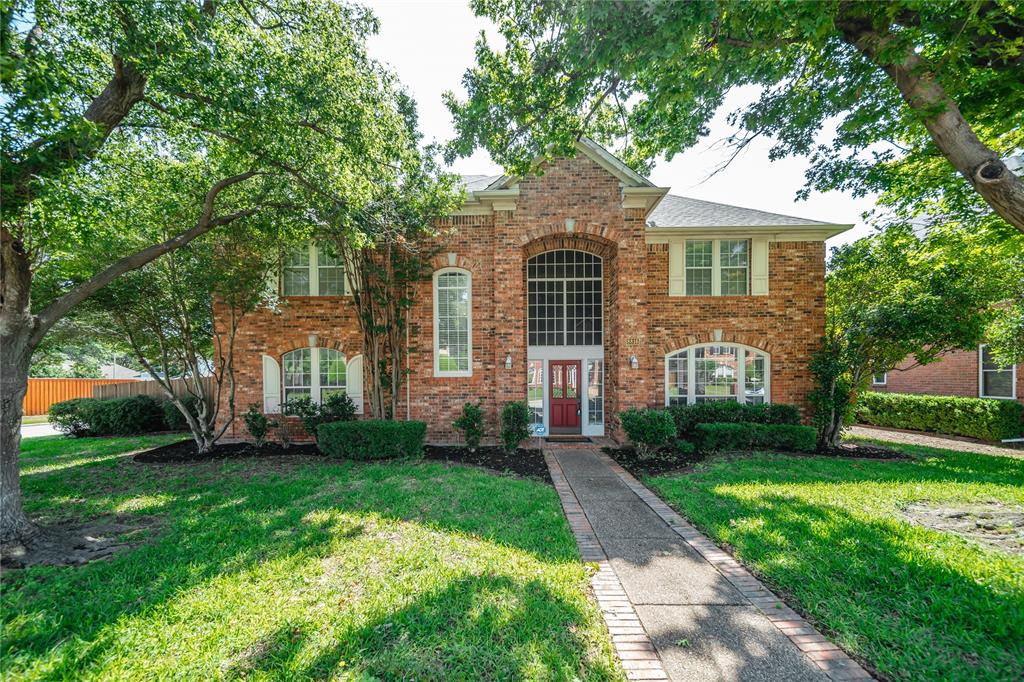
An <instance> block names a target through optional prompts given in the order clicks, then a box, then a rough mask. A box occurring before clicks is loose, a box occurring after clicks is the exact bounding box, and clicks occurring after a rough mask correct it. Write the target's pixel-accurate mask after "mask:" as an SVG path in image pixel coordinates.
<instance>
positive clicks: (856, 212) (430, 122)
mask: <svg viewBox="0 0 1024 682" xmlns="http://www.w3.org/2000/svg"><path fill="white" fill-rule="evenodd" d="M362 2H363V4H366V5H369V6H370V7H371V8H372V9H373V10H374V12H375V13H376V14H377V16H378V17H379V18H380V22H381V30H380V34H379V35H377V36H375V37H373V38H371V39H370V52H371V54H372V55H373V56H374V57H376V58H377V59H380V60H381V61H383V62H386V63H388V64H390V65H391V67H392V68H393V69H394V70H395V71H396V72H397V73H398V76H399V78H401V80H402V82H403V83H404V84H405V85H406V87H407V88H409V90H410V91H411V92H412V94H413V95H414V96H415V97H416V101H417V103H418V105H419V114H420V128H421V130H422V131H423V133H424V135H425V137H426V139H427V140H428V141H430V140H437V141H446V140H448V139H450V138H451V137H453V136H454V128H453V127H452V120H451V116H450V115H449V113H448V110H447V109H446V108H445V106H444V103H443V102H442V101H441V95H442V93H444V92H445V91H447V90H452V91H454V92H456V93H457V94H459V95H460V96H463V95H464V94H465V91H464V90H463V88H462V74H463V73H464V72H465V70H466V69H467V68H469V67H470V66H471V65H472V64H473V44H474V41H475V40H476V37H477V35H478V34H479V33H480V31H481V30H485V29H488V28H490V24H489V22H486V21H484V20H482V19H480V18H478V17H476V16H474V15H473V13H472V11H471V10H470V8H469V3H468V0H453V1H428V0H421V1H419V2H415V1H412V0H362ZM489 35H490V37H491V38H492V43H493V42H494V41H493V37H494V35H495V34H494V33H493V30H492V31H490V32H489ZM748 96H749V95H748ZM743 102H744V93H739V92H737V93H735V94H732V95H730V96H729V97H728V98H727V101H726V103H725V105H724V106H723V109H722V110H721V111H719V113H718V115H717V116H716V117H715V119H714V120H713V121H712V122H711V125H710V128H711V134H710V135H709V136H708V137H707V138H705V139H703V140H701V141H700V142H699V143H698V144H697V146H696V147H693V148H692V149H690V150H689V151H687V152H686V153H684V154H680V155H677V156H676V157H675V158H674V159H673V160H672V161H671V162H665V161H661V162H659V163H658V164H657V165H656V166H655V168H654V172H653V173H651V175H650V179H651V181H652V182H654V183H655V184H657V185H659V186H663V187H670V188H671V192H672V194H681V195H684V196H691V197H695V198H697V199H705V200H708V201H718V202H722V203H727V204H734V205H737V206H746V207H750V208H757V209H761V210H764V211H771V212H773V213H782V214H786V215H795V216H801V217H804V218H813V219H815V220H823V221H828V222H834V223H855V224H856V227H855V228H854V229H853V230H850V231H848V232H846V233H844V234H842V235H840V236H838V237H836V238H834V239H831V240H829V242H828V244H829V245H830V246H835V245H838V244H841V243H843V242H846V241H850V240H851V239H855V238H857V237H860V236H863V235H865V234H867V233H868V229H867V228H866V227H865V226H864V224H863V221H862V220H861V217H860V216H861V214H862V213H863V212H864V211H867V210H869V209H871V208H872V206H873V205H874V197H864V198H861V199H855V198H853V197H852V196H850V195H848V194H844V193H841V192H829V193H827V194H821V193H814V194H812V195H811V197H810V198H809V199H808V200H807V201H800V202H798V201H796V199H795V197H796V192H797V190H799V189H800V188H801V187H802V186H803V183H804V170H805V169H806V167H807V162H806V160H805V159H803V158H800V157H798V158H788V159H783V160H780V161H774V162H773V161H769V160H768V149H769V147H770V146H771V145H770V141H769V140H756V141H755V142H754V143H752V144H751V145H750V146H749V147H748V148H747V149H746V150H745V151H744V152H743V153H742V154H741V155H740V156H739V157H738V158H737V159H736V160H735V161H733V162H732V164H731V165H730V166H729V167H728V168H727V169H726V170H724V171H722V172H721V173H719V174H717V175H716V176H714V177H713V178H711V179H707V177H708V175H709V174H710V173H711V171H712V170H713V169H714V168H715V167H717V165H718V164H719V163H720V162H721V161H722V159H723V158H725V156H726V152H725V151H724V150H723V149H721V147H720V145H719V146H716V145H715V143H716V142H718V141H720V140H721V139H723V138H724V137H726V136H727V135H728V134H729V133H730V132H731V130H730V128H729V127H728V126H727V125H726V124H725V114H726V113H728V111H730V110H731V109H734V108H736V106H737V105H739V104H742V103H743ZM451 170H452V171H454V172H456V173H464V174H470V173H480V174H488V175H497V174H499V173H501V169H500V168H499V167H498V166H497V165H496V164H495V163H494V162H493V161H492V160H491V158H490V156H489V155H488V154H487V152H486V151H483V150H478V151H477V152H476V153H475V154H474V155H473V156H471V157H469V158H466V159H459V160H457V161H456V162H455V163H454V164H453V165H452V168H451Z"/></svg>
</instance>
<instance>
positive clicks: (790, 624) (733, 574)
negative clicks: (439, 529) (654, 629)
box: [545, 452, 872, 682]
mask: <svg viewBox="0 0 1024 682" xmlns="http://www.w3.org/2000/svg"><path fill="white" fill-rule="evenodd" d="M596 454H597V456H598V457H599V458H600V459H601V460H603V461H604V462H605V463H606V464H607V465H608V466H609V467H610V468H611V469H612V471H614V472H615V473H616V474H617V475H618V477H619V478H620V479H621V480H622V482H623V483H625V484H626V486H627V487H628V488H629V489H630V490H632V491H633V492H634V493H636V495H637V497H639V498H640V499H641V500H643V501H644V503H645V504H646V505H647V506H648V507H650V508H651V510H652V511H653V512H654V513H655V514H657V515H658V516H659V517H661V519H662V520H663V521H664V522H665V523H667V524H668V525H669V527H670V528H672V530H674V531H675V532H676V534H677V535H679V537H681V538H682V539H683V540H684V541H685V542H686V543H687V544H688V545H689V546H690V547H692V548H693V549H694V550H696V551H697V553H698V554H700V555H701V556H702V557H704V559H705V560H706V561H707V562H708V563H710V564H711V565H712V566H714V567H715V568H716V569H717V570H718V572H719V573H721V574H722V576H724V577H725V579H726V580H728V581H729V582H730V583H732V584H733V585H734V586H735V587H736V589H737V590H739V591H740V593H741V594H742V595H743V596H744V597H745V598H746V599H747V600H749V601H750V603H751V604H753V605H754V606H755V607H757V609H758V610H759V611H761V613H763V614H764V615H765V616H766V617H767V618H768V620H770V621H771V622H772V624H773V625H774V626H775V627H776V628H778V629H779V631H780V632H782V633H783V634H784V635H786V636H787V637H788V638H789V639H790V641H791V642H793V644H795V645H796V646H797V648H798V649H800V651H802V652H804V655H805V656H807V657H808V658H809V659H811V660H812V661H813V662H814V663H815V664H816V665H817V666H818V667H819V668H821V670H822V671H823V672H824V673H825V674H826V675H827V676H828V677H829V679H832V680H836V681H837V682H838V681H840V680H869V679H872V677H871V674H870V673H868V671H867V670H865V669H864V668H862V667H861V665H860V664H859V663H857V662H856V661H855V660H853V659H852V658H850V657H849V656H848V655H847V654H846V652H844V651H843V650H842V649H840V648H839V647H838V646H836V645H835V644H834V643H832V642H830V641H829V640H828V639H826V638H825V636H824V635H822V634H821V633H820V632H818V630H817V629H816V628H815V627H814V626H812V625H811V624H810V623H809V622H807V621H806V620H805V619H804V618H803V617H802V616H801V615H800V614H799V613H797V612H796V611H794V610H793V609H791V608H790V607H789V606H787V605H786V602H784V601H783V600H782V599H781V598H780V597H778V596H777V595H776V594H775V593H774V592H772V591H771V590H769V589H768V588H767V587H765V586H764V585H763V584H762V583H761V581H760V580H758V579H757V578H755V577H754V576H753V575H751V573H750V572H749V571H747V569H745V568H743V565H742V564H740V563H739V562H738V561H736V560H735V559H733V558H732V556H731V555H730V554H729V553H728V552H725V551H724V550H722V549H721V548H719V547H718V545H716V544H715V543H714V542H712V541H711V540H710V539H709V538H708V537H707V536H705V535H704V534H703V533H701V532H700V531H699V530H697V529H696V528H694V527H693V526H692V525H690V524H689V523H688V522H687V521H686V520H685V519H684V518H683V517H682V516H680V515H679V514H678V513H676V511H675V510H674V509H672V508H671V507H669V506H668V505H667V504H666V503H665V502H663V501H662V500H661V498H660V497H658V496H657V495H655V494H654V493H653V492H651V491H650V490H649V489H648V488H647V487H646V486H645V485H644V484H642V483H641V482H640V481H638V480H636V478H634V477H633V476H632V475H631V474H630V473H629V472H628V471H626V470H625V469H623V468H622V467H621V466H619V464H618V463H616V462H615V460H613V459H612V458H611V457H609V456H608V455H606V454H604V453H603V452H598V453H596ZM545 457H548V455H545ZM553 459H554V458H551V459H549V465H548V466H549V467H550V466H551V465H550V461H551V460H553ZM555 465H556V466H557V462H556V463H555ZM559 474H561V471H560V470H559ZM552 477H554V474H553V473H552ZM562 480H563V485H564V487H566V488H568V484H566V483H564V480H565V479H564V477H563V479H562ZM555 487H556V488H558V485H557V483H556V485H555ZM568 492H569V494H572V490H571V489H569V490H568ZM559 495H562V492H561V490H559ZM574 499H575V497H574ZM564 500H565V498H564V497H563V505H564V504H565V502H564ZM576 509H577V510H578V512H579V514H580V515H582V514H583V509H582V508H581V507H580V506H579V502H576ZM567 515H568V512H567ZM585 521H586V519H585V517H584V522H585ZM569 523H570V526H572V519H571V518H570V522H569ZM589 526H590V524H589V523H587V527H588V528H589ZM573 532H575V527H574V528H573ZM593 533H594V532H593V530H591V531H590V536H591V538H592V539H593V542H594V543H597V537H596V536H594V534H593ZM577 537H579V536H577ZM580 551H581V553H582V551H583V550H582V544H581V549H580ZM602 555H603V551H602ZM584 560H585V561H586V560H587V559H586V558H585V557H584ZM616 582H617V580H616Z"/></svg>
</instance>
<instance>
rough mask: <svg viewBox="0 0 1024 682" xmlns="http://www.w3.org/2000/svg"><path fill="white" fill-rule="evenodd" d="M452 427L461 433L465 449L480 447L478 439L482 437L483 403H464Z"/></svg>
mask: <svg viewBox="0 0 1024 682" xmlns="http://www.w3.org/2000/svg"><path fill="white" fill-rule="evenodd" d="M452 426H454V427H455V428H457V429H458V430H459V431H462V436H463V439H464V440H465V441H466V447H468V448H469V449H470V450H476V449H477V448H478V447H480V439H481V438H482V437H483V435H484V410H483V403H480V402H476V403H465V404H464V405H463V406H462V414H461V415H459V418H458V419H456V420H455V421H454V422H453V423H452Z"/></svg>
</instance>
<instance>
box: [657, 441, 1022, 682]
mask: <svg viewBox="0 0 1024 682" xmlns="http://www.w3.org/2000/svg"><path fill="white" fill-rule="evenodd" d="M934 454H935V455H939V454H941V456H933V454H932V453H928V456H927V457H926V458H924V459H920V460H917V461H912V462H850V463H844V464H843V465H842V466H838V465H837V464H836V463H835V462H830V461H829V460H821V461H815V460H814V459H800V460H798V461H783V460H782V459H781V458H774V457H765V458H761V459H758V460H754V461H745V462H738V461H737V462H736V466H734V467H732V468H730V466H729V464H730V463H729V462H722V461H718V462H711V463H710V464H709V468H706V469H704V470H702V471H700V472H697V473H696V474H693V475H691V476H688V477H673V478H668V477H666V478H661V479H654V480H652V481H651V483H652V484H653V485H654V486H655V487H656V489H658V490H659V492H660V493H661V494H662V496H663V497H665V498H666V499H667V500H668V501H670V502H672V503H674V504H675V506H676V507H677V508H679V509H680V511H681V512H682V513H683V514H684V515H686V516H687V517H689V518H690V520H691V521H693V522H694V523H695V524H696V525H698V526H700V527H702V528H703V529H705V530H707V531H708V532H709V534H710V535H712V537H715V538H717V539H718V540H719V541H720V542H725V543H727V544H729V545H731V546H732V547H734V548H735V550H736V553H737V555H738V556H739V558H741V559H742V560H743V561H745V562H747V563H749V564H751V565H752V566H753V567H754V568H755V569H756V570H757V571H758V572H759V573H761V574H762V576H764V577H765V578H766V580H767V582H769V583H770V584H771V585H773V586H775V587H776V588H779V589H780V591H782V592H783V593H784V594H789V595H791V596H792V597H793V598H794V599H793V600H792V603H793V605H794V606H797V607H798V608H802V609H803V610H804V611H805V612H808V613H809V614H810V615H811V616H812V617H813V619H814V620H815V621H816V622H817V623H819V624H820V625H821V626H823V628H824V629H825V630H826V631H827V632H829V633H830V634H832V635H833V636H834V637H835V639H836V640H837V641H838V643H840V644H841V645H843V646H844V647H845V648H847V649H848V650H850V651H853V652H855V653H858V654H860V655H862V656H864V657H865V658H866V659H868V660H869V661H871V662H872V663H873V664H874V665H875V666H877V668H878V669H879V670H881V671H882V672H883V673H884V674H885V675H887V676H890V677H892V678H896V679H920V680H924V679H949V680H961V679H992V680H1002V679H1006V680H1010V679H1014V680H1016V679H1024V584H1022V582H1021V580H1020V576H1021V575H1022V573H1021V566H1022V565H1021V563H1020V562H1019V561H1016V560H1014V559H1012V558H1011V557H1009V556H1007V555H1003V554H1000V553H997V552H993V551H990V550H983V549H981V548H977V547H974V546H972V545H968V544H967V543H965V542H964V541H962V540H960V539H958V538H954V537H949V536H945V535H943V534H940V533H938V532H935V531H931V530H928V529H924V528H920V527H917V526H912V525H909V524H907V523H904V522H902V521H900V520H898V519H897V518H895V517H893V518H885V517H879V516H875V515H872V514H863V513H857V512H856V508H857V507H859V506H861V505H863V504H864V503H865V500H868V501H870V498H871V496H872V494H873V493H872V489H871V488H870V487H869V488H865V489H864V490H862V491H860V494H861V495H862V496H864V499H851V498H849V497H846V496H845V495H846V493H844V491H842V490H841V489H838V488H831V487H829V486H830V485H843V486H845V485H847V484H857V483H865V484H872V483H877V484H879V485H882V486H891V485H894V484H905V485H906V488H905V489H897V490H895V491H894V490H892V489H889V490H886V491H884V492H883V491H882V489H879V491H876V492H875V493H874V494H879V495H881V494H884V495H887V496H890V497H892V498H893V499H894V500H895V501H908V500H911V499H914V498H915V496H916V497H917V498H927V496H928V495H929V494H940V492H939V489H937V488H930V487H928V486H927V485H923V484H932V483H964V484H967V483H980V484H997V485H1002V486H1015V485H1018V484H1019V482H1020V480H1021V473H1022V471H1024V468H1022V467H1024V463H1022V462H1019V461H1016V460H1012V459H1003V458H992V457H988V456H986V455H974V454H964V453H946V452H942V451H935V453H934ZM802 484H826V487H825V488H818V487H816V488H815V489H814V491H815V492H814V493H813V494H814V495H815V497H816V499H818V500H821V501H809V500H808V499H806V498H805V497H803V496H801V495H800V494H797V493H796V492H795V491H793V490H792V488H789V487H790V486H797V485H802ZM741 486H754V488H753V489H751V488H743V489H740V487H741Z"/></svg>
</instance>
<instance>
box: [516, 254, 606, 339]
mask: <svg viewBox="0 0 1024 682" xmlns="http://www.w3.org/2000/svg"><path fill="white" fill-rule="evenodd" d="M526 278H527V318H528V342H529V345H531V346H599V345H601V340H602V328H603V287H602V262H601V259H600V258H599V257H598V256H594V255H592V254H589V253H584V252H583V251H570V250H559V251H548V252H546V253H542V254H539V255H537V256H534V257H533V258H531V259H530V260H529V262H528V263H527V265H526Z"/></svg>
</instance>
